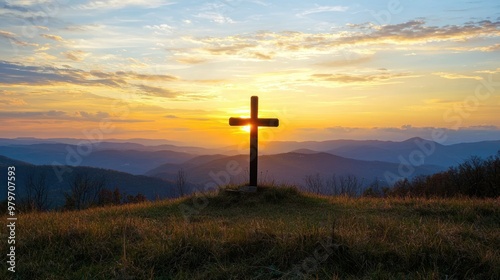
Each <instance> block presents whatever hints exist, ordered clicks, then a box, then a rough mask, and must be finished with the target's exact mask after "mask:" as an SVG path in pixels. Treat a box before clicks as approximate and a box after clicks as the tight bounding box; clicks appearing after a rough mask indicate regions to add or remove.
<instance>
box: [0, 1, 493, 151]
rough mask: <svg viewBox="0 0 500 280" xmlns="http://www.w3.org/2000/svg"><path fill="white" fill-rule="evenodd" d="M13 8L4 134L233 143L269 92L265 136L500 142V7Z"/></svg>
mask: <svg viewBox="0 0 500 280" xmlns="http://www.w3.org/2000/svg"><path fill="white" fill-rule="evenodd" d="M374 2H375V3H374ZM435 2H438V3H435ZM332 3H333V4H332ZM0 17H1V19H2V20H1V21H0V47H1V50H2V51H1V53H0V56H1V57H0V124H1V126H0V137H5V138H7V137H8V138H15V137H39V138H54V137H70V138H87V137H97V136H96V135H102V137H103V138H105V139H111V138H119V139H128V138H152V139H165V140H170V141H175V142H176V143H183V144H189V145H199V146H223V145H230V144H235V143H239V142H241V141H244V140H245V139H246V138H248V133H247V132H246V131H244V130H243V129H240V128H234V127H229V125H228V118H229V117H233V116H234V117H238V116H242V117H246V116H248V115H249V106H250V96H252V95H258V96H259V98H260V111H259V114H260V116H261V117H278V118H280V123H281V126H280V127H279V128H263V129H261V130H260V131H261V139H262V140H263V141H274V140H291V141H305V140H329V139H341V138H343V139H383V140H404V139H406V138H410V137H413V136H420V137H424V138H428V139H431V138H432V133H433V132H435V131H437V130H439V131H445V132H446V133H447V135H448V136H449V137H448V140H447V141H448V142H457V141H472V140H477V141H478V140H489V139H500V132H499V127H500V118H499V116H500V115H499V113H498V112H500V64H499V61H500V55H499V54H500V4H498V2H497V1H473V2H471V1H414V2H410V1H395V0H390V1H315V2H309V1H258V0H255V1H242V0H241V1H240V0H234V1H179V2H173V1H146V0H144V1H143V0H124V1H114V0H112V1H95V0H90V1H88V0H87V1H64V0H59V1H55V0H38V1H35V0H20V1H10V0H9V1H1V3H0ZM89 135H91V136H89ZM92 135H94V136H92Z"/></svg>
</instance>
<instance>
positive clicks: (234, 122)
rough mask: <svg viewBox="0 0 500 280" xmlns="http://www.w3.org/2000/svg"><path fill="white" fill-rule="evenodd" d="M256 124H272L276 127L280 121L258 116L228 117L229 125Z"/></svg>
mask: <svg viewBox="0 0 500 280" xmlns="http://www.w3.org/2000/svg"><path fill="white" fill-rule="evenodd" d="M252 124H257V126H272V127H278V126H279V125H280V121H279V120H278V119H265V118H259V119H257V120H255V121H254V120H252V119H251V118H229V125H230V126H245V125H252Z"/></svg>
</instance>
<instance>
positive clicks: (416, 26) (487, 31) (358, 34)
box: [184, 20, 500, 67]
mask: <svg viewBox="0 0 500 280" xmlns="http://www.w3.org/2000/svg"><path fill="white" fill-rule="evenodd" d="M495 37H497V38H498V37H500V21H498V22H492V21H488V20H484V21H478V22H469V23H466V24H464V25H446V26H428V25H426V22H425V21H424V20H411V21H407V22H404V23H399V24H388V25H382V26H379V25H374V24H371V23H370V24H357V25H348V26H347V27H346V29H345V30H342V31H339V32H331V33H304V32H297V31H284V32H269V31H259V32H256V33H251V34H243V35H236V36H235V35H232V36H225V37H200V38H192V37H190V38H184V40H186V41H189V42H190V43H195V44H200V45H203V47H202V48H200V49H189V50H187V51H185V53H184V54H185V55H186V56H189V55H193V54H196V52H205V53H207V52H208V53H209V54H211V55H217V56H228V55H230V56H237V55H238V56H241V57H244V58H255V54H256V53H261V54H265V55H269V54H270V53H275V54H276V56H280V57H286V58H289V57H290V55H291V54H294V53H299V52H300V53H303V54H304V56H307V57H310V56H311V55H322V54H331V53H332V51H335V50H336V51H339V52H342V53H346V51H347V49H349V50H352V49H353V48H355V47H360V48H363V51H364V54H365V56H363V57H366V55H367V54H369V56H371V55H373V54H374V53H375V52H376V50H377V48H378V47H380V46H383V49H384V50H385V49H387V48H388V46H391V45H395V46H412V45H417V46H418V47H419V49H420V50H425V46H429V48H431V49H432V50H435V49H436V44H437V43H440V42H466V41H469V40H472V39H476V38H495ZM370 47H373V48H374V49H373V50H370V49H369V48H370ZM475 48H476V49H475V50H481V51H496V50H497V49H498V48H499V47H498V46H497V45H493V46H483V47H475ZM441 49H447V50H457V48H456V47H451V46H450V45H445V46H443V48H441ZM469 50H471V48H464V49H463V51H469ZM369 56H368V57H369ZM365 59H366V60H368V58H367V57H366V58H358V59H355V60H353V61H352V63H362V62H366V61H365ZM325 64H326V63H325ZM331 64H332V67H336V65H339V66H341V65H342V64H344V62H343V61H339V62H337V61H333V62H331ZM346 64H347V62H346Z"/></svg>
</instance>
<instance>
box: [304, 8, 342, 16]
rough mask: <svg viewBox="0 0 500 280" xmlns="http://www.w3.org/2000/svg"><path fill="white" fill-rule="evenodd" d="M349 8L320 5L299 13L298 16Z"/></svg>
mask: <svg viewBox="0 0 500 280" xmlns="http://www.w3.org/2000/svg"><path fill="white" fill-rule="evenodd" d="M348 9H349V7H347V6H319V7H315V8H312V9H308V10H305V11H303V12H301V13H298V14H297V16H307V15H310V14H317V13H325V12H345V11H347V10H348Z"/></svg>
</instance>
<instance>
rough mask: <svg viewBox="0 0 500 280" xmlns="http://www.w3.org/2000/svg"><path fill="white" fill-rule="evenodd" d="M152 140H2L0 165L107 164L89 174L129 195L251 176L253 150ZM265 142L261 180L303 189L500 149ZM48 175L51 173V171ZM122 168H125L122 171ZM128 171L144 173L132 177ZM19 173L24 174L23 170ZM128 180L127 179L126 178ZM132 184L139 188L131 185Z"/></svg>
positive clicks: (440, 166) (487, 144)
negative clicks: (317, 179)
mask: <svg viewBox="0 0 500 280" xmlns="http://www.w3.org/2000/svg"><path fill="white" fill-rule="evenodd" d="M143 142H146V143H148V142H147V141H143ZM149 144H153V145H144V144H140V143H134V142H128V141H116V142H113V141H104V142H95V143H93V144H92V145H90V142H88V141H86V140H79V139H36V138H21V139H0V155H1V156H4V157H3V158H2V159H3V160H2V161H0V164H1V165H3V166H5V165H7V164H14V165H21V166H26V165H28V164H29V165H46V166H45V167H43V168H45V169H46V170H47V171H49V170H50V169H51V167H50V166H49V165H68V166H73V167H78V168H82V167H83V166H87V167H91V168H101V169H88V170H86V171H88V172H91V173H92V172H98V173H106V172H107V173H109V172H111V173H113V172H115V173H113V174H112V175H109V174H108V176H109V178H110V180H118V179H117V178H121V179H120V180H118V181H119V182H118V181H116V182H111V181H109V180H108V181H109V183H110V184H111V185H110V187H114V186H115V185H116V186H117V185H123V186H126V189H127V191H129V192H131V194H133V192H134V190H135V189H137V192H141V191H142V192H145V190H147V189H148V187H147V186H145V184H148V185H151V184H152V185H154V188H153V189H154V190H152V189H151V191H147V195H148V196H149V198H150V197H151V196H153V193H155V192H156V193H158V192H160V191H159V190H158V189H157V188H159V189H161V188H170V189H174V190H166V191H161V193H162V195H165V196H175V195H176V194H177V190H175V181H176V180H177V174H178V172H179V170H184V173H185V175H186V178H187V181H188V182H189V183H190V185H189V188H190V189H189V190H187V191H188V192H189V191H192V188H193V187H195V186H201V185H202V184H207V183H215V184H216V185H223V184H227V183H234V184H241V183H245V182H246V181H247V179H248V154H238V152H237V150H236V148H235V147H224V148H220V149H206V148H201V147H183V146H177V145H172V144H164V143H160V142H157V141H156V142H155V141H151V142H149ZM156 144H160V145H156ZM261 147H262V149H261V156H260V157H259V179H260V180H261V181H267V182H271V181H274V182H276V183H283V182H285V183H291V184H296V185H299V186H300V185H304V178H305V176H307V175H314V174H319V175H321V176H323V177H325V178H328V177H331V176H333V175H348V174H350V175H355V176H356V177H358V178H359V179H360V180H362V182H363V183H364V184H366V185H367V184H369V183H370V182H372V181H373V180H383V181H388V177H387V174H390V175H391V176H393V177H397V178H399V177H409V178H411V177H414V176H418V175H428V174H433V173H436V172H440V171H443V170H446V169H447V168H448V167H450V166H456V165H458V164H460V163H461V162H463V161H464V160H466V159H467V158H469V157H471V156H479V157H482V158H486V157H488V156H492V155H495V154H496V153H497V152H498V151H499V150H500V141H484V142H476V143H462V144H454V145H441V144H439V143H436V142H432V141H428V140H424V139H421V138H412V139H408V140H406V141H402V142H392V141H376V140H370V141H356V140H332V141H323V142H312V141H311V142H271V143H263V144H262V145H261ZM5 157H7V158H5ZM9 160H17V161H22V162H25V163H24V164H23V163H19V162H15V161H10V162H9ZM23 168H25V167H23ZM104 170H106V171H104ZM111 170H114V171H111ZM50 172H52V174H53V171H50ZM116 172H125V173H121V174H122V175H119V174H118V173H116ZM126 173H129V174H132V175H146V176H140V177H137V176H136V177H128V176H129V175H126ZM49 174H50V173H49ZM132 175H130V176H132ZM19 176H22V172H21V173H19ZM50 177H56V176H55V175H54V176H50ZM123 178H128V179H127V180H122V179H123ZM20 180H22V179H20ZM50 180H54V179H53V178H50ZM151 180H153V181H151ZM154 180H156V181H154ZM132 181H133V182H134V183H135V184H137V186H135V187H134V186H133V185H131V184H130V182H132ZM389 181H390V180H389ZM51 182H52V181H51ZM161 182H164V183H161ZM388 183H390V182H388ZM53 184H55V186H56V188H59V189H64V188H65V187H64V186H63V185H64V184H62V183H55V181H54V182H53Z"/></svg>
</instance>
